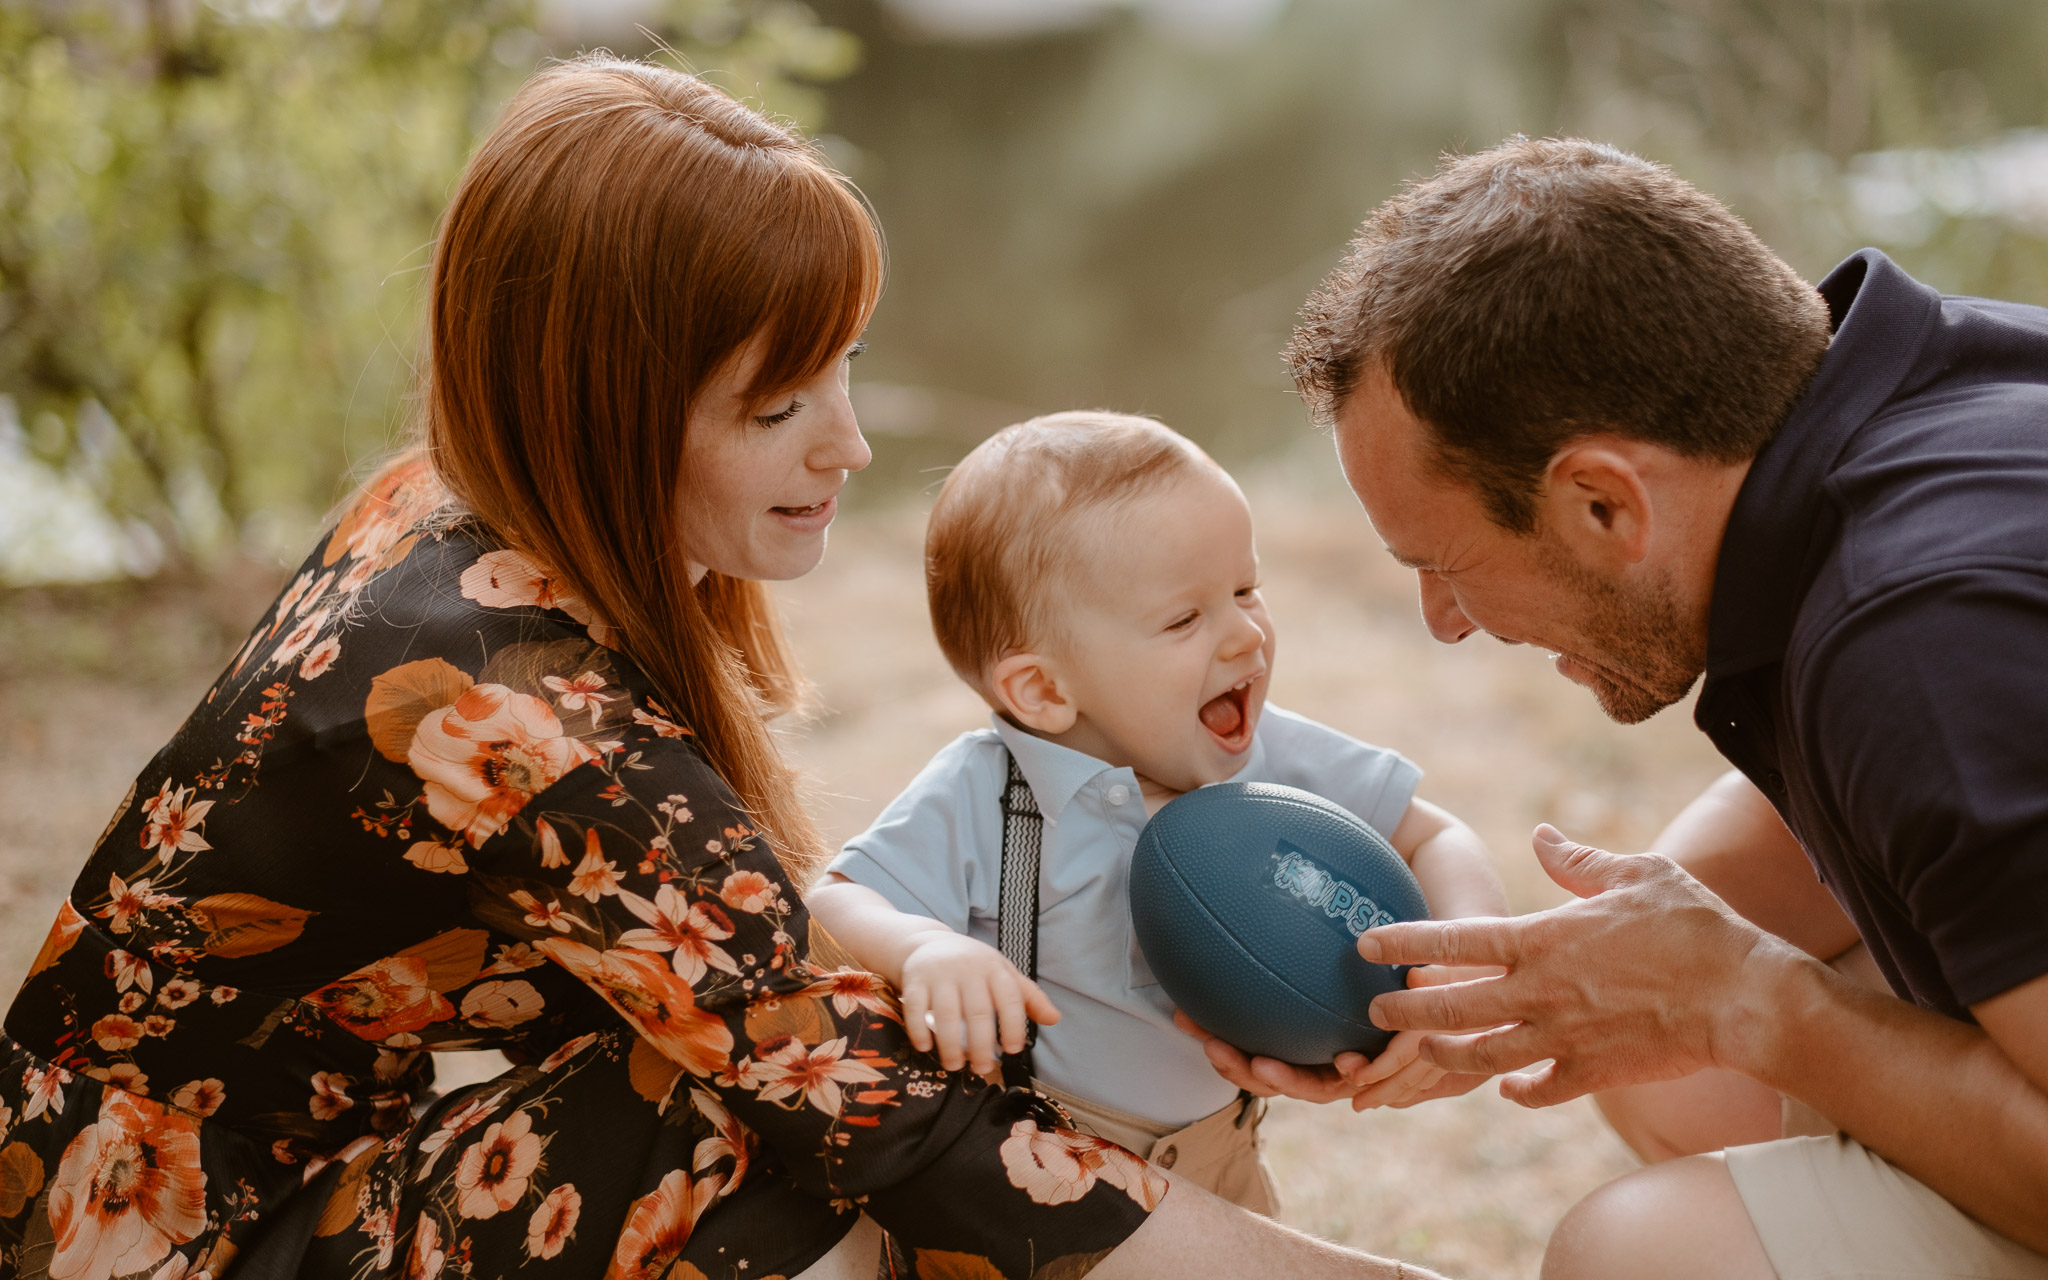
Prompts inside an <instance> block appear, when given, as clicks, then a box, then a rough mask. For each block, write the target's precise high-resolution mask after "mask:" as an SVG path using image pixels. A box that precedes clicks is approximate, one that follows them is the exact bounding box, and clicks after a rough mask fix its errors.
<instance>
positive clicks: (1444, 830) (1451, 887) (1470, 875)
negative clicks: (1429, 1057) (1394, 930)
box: [1339, 800, 1508, 1111]
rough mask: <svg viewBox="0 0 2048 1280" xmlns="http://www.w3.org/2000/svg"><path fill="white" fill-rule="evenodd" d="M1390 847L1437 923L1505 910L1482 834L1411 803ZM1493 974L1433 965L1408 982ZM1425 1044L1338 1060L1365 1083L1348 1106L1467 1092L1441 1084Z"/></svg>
mask: <svg viewBox="0 0 2048 1280" xmlns="http://www.w3.org/2000/svg"><path fill="white" fill-rule="evenodd" d="M1388 843H1390V844H1392V845H1393V846H1394V852H1396V853H1398V854H1400V855H1401V857H1402V858H1403V859H1405V860H1406V861H1407V863H1408V867H1409V869H1410V870H1411V871H1413V872H1414V873H1415V879H1416V882H1417V883H1419V884H1420V885H1421V886H1422V895H1423V897H1424V898H1426V899H1427V900H1428V902H1429V913H1430V915H1432V916H1434V917H1435V918H1437V919H1439V920H1453V919H1456V918H1458V917H1459V916H1504V915H1506V914H1507V913H1508V897H1507V891H1506V890H1504V889H1503V888H1501V883H1500V876H1499V875H1498V874H1497V873H1496V872H1495V871H1494V869H1493V859H1492V858H1491V857H1489V856H1488V855H1487V852H1486V845H1485V843H1484V842H1483V841H1481V840H1480V838H1479V833H1478V832H1476V831H1474V830H1473V829H1472V828H1471V827H1468V826H1466V825H1465V824H1464V823H1463V822H1461V821H1459V820H1458V819H1457V818H1456V817H1455V816H1453V815H1452V814H1450V813H1449V812H1447V811H1445V810H1443V809H1440V808H1438V807H1437V806H1436V805H1433V804H1431V803H1429V801H1427V800H1411V801H1409V802H1408V812H1407V813H1405V814H1403V815H1402V817H1401V824H1400V825H1399V826H1397V827H1395V828H1394V836H1393V839H1392V840H1390V841H1389V842H1388ZM1496 972H1497V971H1496V970H1493V969H1446V968H1442V967H1435V968H1430V969H1417V970H1414V971H1412V972H1411V974H1410V978H1409V981H1410V984H1411V985H1415V984H1419V983H1425V982H1426V983H1429V984H1431V985H1436V984H1440V983H1446V982H1461V981H1464V980H1466V979H1468V978H1482V977H1492V976H1494V974H1495V973H1496ZM1421 1044H1422V1036H1421V1034H1420V1033H1419V1032H1414V1031H1403V1032H1401V1033H1399V1034H1398V1035H1396V1036H1395V1037H1394V1038H1393V1040H1392V1041H1391V1042H1390V1043H1389V1044H1388V1045H1387V1047H1386V1048H1385V1049H1383V1050H1381V1051H1380V1055H1379V1057H1377V1058H1374V1059H1373V1060H1372V1061H1371V1062H1370V1063H1362V1064H1361V1063H1349V1064H1347V1063H1345V1062H1342V1061H1340V1062H1339V1069H1340V1070H1341V1069H1343V1067H1344V1066H1346V1065H1351V1066H1354V1067H1355V1068H1356V1069H1355V1070H1352V1071H1346V1072H1345V1074H1346V1075H1347V1076H1349V1077H1350V1080H1351V1082H1352V1083H1353V1084H1354V1085H1358V1086H1361V1088H1360V1090H1359V1092H1358V1093H1357V1094H1356V1095H1355V1096H1354V1097H1353V1098H1352V1100H1351V1105H1352V1106H1353V1107H1354V1108H1355V1109H1357V1110H1360V1111H1363V1110H1365V1109H1367V1108H1368V1107H1381V1106H1393V1107H1403V1106H1408V1105H1410V1104H1411V1103H1416V1102H1420V1101H1422V1100H1423V1099H1424V1098H1426V1097H1437V1096H1441V1095H1442V1094H1443V1093H1445V1092H1447V1091H1455V1092H1463V1091H1464V1089H1463V1088H1459V1087H1457V1085H1456V1084H1455V1083H1454V1084H1453V1085H1452V1086H1451V1087H1450V1088H1449V1089H1448V1090H1447V1089H1446V1088H1445V1087H1444V1084H1445V1075H1444V1071H1443V1069H1442V1068H1440V1067H1434V1066H1431V1065H1430V1064H1429V1063H1427V1062H1424V1061H1423V1060H1422V1059H1421V1058H1420V1057H1419V1056H1418V1054H1417V1050H1418V1049H1419V1048H1420V1047H1421ZM1345 1056H1346V1057H1347V1058H1349V1057H1350V1056H1351V1055H1345ZM1471 1079H1472V1083H1473V1084H1476V1083H1477V1078H1476V1077H1473V1078H1471ZM1465 1087H1466V1088H1469V1087H1471V1086H1470V1085H1466V1086H1465Z"/></svg>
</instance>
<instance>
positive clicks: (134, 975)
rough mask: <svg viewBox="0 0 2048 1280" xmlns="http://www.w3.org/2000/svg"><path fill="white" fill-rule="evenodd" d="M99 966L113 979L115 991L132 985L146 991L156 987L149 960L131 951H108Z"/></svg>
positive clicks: (153, 972) (123, 989) (154, 975)
mask: <svg viewBox="0 0 2048 1280" xmlns="http://www.w3.org/2000/svg"><path fill="white" fill-rule="evenodd" d="M100 967H101V968H102V969H104V970H105V971H106V975H107V976H108V977H109V978H112V979H113V980H114V990H116V991H126V990H127V989H128V988H130V987H134V988H136V989H137V990H139V991H142V992H145V993H146V992H149V991H153V990H155V989H156V973H155V971H154V970H152V969H151V968H150V967H149V961H147V960H144V959H143V958H142V957H141V956H138V955H136V954H135V953H134V952H132V951H109V952H107V958H106V959H104V960H102V961H100Z"/></svg>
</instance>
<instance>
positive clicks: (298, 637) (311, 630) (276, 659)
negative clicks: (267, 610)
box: [270, 609, 332, 667]
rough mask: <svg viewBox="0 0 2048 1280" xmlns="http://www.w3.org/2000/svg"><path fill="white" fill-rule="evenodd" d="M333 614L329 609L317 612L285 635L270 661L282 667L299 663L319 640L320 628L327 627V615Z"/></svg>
mask: <svg viewBox="0 0 2048 1280" xmlns="http://www.w3.org/2000/svg"><path fill="white" fill-rule="evenodd" d="M331 612H332V610H329V609H320V610H317V611H315V612H314V614H313V616H312V617H310V618H307V619H306V620H305V621H303V622H301V623H299V625H298V626H296V627H293V628H292V629H291V630H290V631H289V632H287V633H285V637H284V639H283V640H282V641H280V642H279V643H278V646H277V648H276V649H275V650H274V651H273V652H272V653H271V655H270V661H271V662H272V663H274V664H275V665H277V666H280V667H282V666H286V665H288V664H290V663H292V662H295V661H297V660H298V657H299V655H300V654H302V653H304V652H305V651H306V648H307V646H308V645H310V644H312V643H313V641H315V640H316V639H318V638H319V636H320V628H322V627H324V626H326V625H327V615H328V614H329V613H331Z"/></svg>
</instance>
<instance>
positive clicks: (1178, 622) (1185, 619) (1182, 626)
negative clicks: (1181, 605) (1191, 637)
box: [1166, 612, 1202, 631]
mask: <svg viewBox="0 0 2048 1280" xmlns="http://www.w3.org/2000/svg"><path fill="white" fill-rule="evenodd" d="M1201 616H1202V615H1201V614H1200V613H1199V612H1194V613H1184V614H1182V615H1181V616H1180V617H1178V618H1175V619H1174V620H1173V621H1172V622H1169V623H1167V624H1166V629H1167V630H1168V631H1186V630H1187V629H1188V628H1189V627H1192V626H1194V625H1195V619H1196V618H1199V617H1201Z"/></svg>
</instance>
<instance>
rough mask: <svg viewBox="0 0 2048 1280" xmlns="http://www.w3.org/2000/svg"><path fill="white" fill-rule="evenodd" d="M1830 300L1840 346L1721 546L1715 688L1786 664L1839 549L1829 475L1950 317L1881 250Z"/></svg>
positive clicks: (1776, 440) (1826, 289) (1761, 463)
mask: <svg viewBox="0 0 2048 1280" xmlns="http://www.w3.org/2000/svg"><path fill="white" fill-rule="evenodd" d="M1820 293H1821V296H1822V297H1823V298H1825V299H1826V300H1827V304H1828V311H1829V314H1830V318H1831V321H1832V323H1833V325H1834V340H1833V341H1832V342H1831V343H1830V344H1829V346H1828V350H1827V354H1826V355H1825V356H1824V357H1822V359H1821V365H1820V369H1819V371H1818V372H1817V373H1815V375H1814V378H1813V382H1812V384H1811V385H1810V386H1808V387H1807V389H1806V392H1805V394H1804V395H1803V396H1801V397H1800V399H1799V402H1798V404H1797V405H1795V406H1794V407H1793V410H1792V413H1791V416H1790V417H1788V418H1787V419H1786V420H1785V425H1784V426H1783V427H1781V428H1780V429H1779V431H1778V434H1777V435H1776V436H1774V437H1772V439H1771V441H1770V443H1768V444H1766V445H1765V446H1764V447H1763V449H1762V451H1761V452H1759V453H1758V454H1757V456H1756V460H1755V462H1753V463H1752V464H1751V465H1750V468H1749V474H1748V475H1747V476H1745V477H1744V478H1743V482H1742V488H1741V490H1740V491H1739V492H1738V493H1737V494H1736V497H1735V506H1734V508H1733V509H1732V510H1731V511H1730V512H1729V516H1728V527H1727V529H1726V531H1725V532H1724V533H1723V534H1722V537H1721V552H1720V556H1719V560H1718V562H1717V564H1716V567H1715V570H1714V592H1713V602H1712V604H1711V606H1710V609H1711V612H1709V614H1708V615H1707V676H1708V678H1709V679H1714V678H1716V677H1720V676H1726V675H1732V674H1734V673H1737V672H1740V671H1745V670H1749V669H1752V668H1755V667H1760V666H1766V665H1769V664H1770V663H1774V662H1778V661H1781V660H1782V659H1783V658H1784V655H1785V648H1786V646H1787V645H1788V644H1789V643H1790V642H1791V638H1792V624H1793V621H1794V619H1796V618H1797V616H1798V614H1799V606H1800V603H1801V602H1802V601H1803V600H1805V598H1806V593H1807V590H1808V589H1809V588H1810V587H1811V586H1812V585H1813V579H1814V576H1815V575H1816V574H1817V573H1818V572H1819V571H1820V563H1821V559H1822V558H1823V556H1824V555H1825V554H1826V552H1827V551H1828V549H1829V548H1830V547H1831V546H1832V545H1833V543H1834V535H1835V531H1836V519H1835V514H1834V511H1833V509H1832V507H1831V504H1830V502H1829V499H1828V495H1827V491H1826V479H1827V476H1828V475H1829V474H1830V473H1831V472H1832V471H1833V470H1834V468H1835V463H1836V461H1837V459H1839V458H1840V456H1841V453H1842V449H1843V447H1844V446H1845V445H1847V444H1848V442H1849V440H1850V438H1851V437H1852V436H1854V435H1855V433H1856V432H1857V431H1858V430H1859V429H1860V428H1861V427H1862V426H1863V424H1864V423H1866V422H1868V421H1869V420H1870V418H1871V417H1872V416H1873V415H1874V414H1876V413H1877V411H1878V410H1879V409H1880V408H1882V407H1883V406H1884V404H1885V402H1886V401H1887V400H1889V399H1890V398H1891V396H1892V394H1893V392H1895V391H1896V390H1898V387H1899V384H1900V383H1901V382H1903V381H1904V380H1905V378H1906V375H1907V374H1908V373H1909V372H1910V371H1911V370H1912V368H1913V366H1914V365H1915V364H1916V363H1917V362H1918V359H1919V356H1920V351H1921V348H1922V346H1923V345H1924V344H1925V343H1926V341H1927V338H1928V336H1929V334H1930V333H1931V332H1932V331H1933V328H1934V326H1935V324H1936V323H1937V322H1938V320H1939V319H1940V316H1941V295H1940V294H1938V293H1936V292H1935V291H1934V290H1933V289H1930V288H1928V287H1927V286H1926V285H1924V284H1921V283H1920V282H1919V281H1917V280H1915V279H1913V277H1911V276H1909V275H1907V274H1906V273H1905V272H1904V271H1903V270H1901V269H1900V268H1899V266H1898V264H1896V263H1894V262H1893V261H1892V260H1891V259H1890V258H1887V257H1886V256H1885V255H1884V254H1882V253H1880V252H1879V251H1877V250H1876V249H1864V250H1862V251H1860V252H1858V253H1855V254H1853V255H1851V256H1850V257H1848V258H1847V259H1845V260H1843V262H1842V263H1841V265H1839V266H1837V267H1836V268H1835V269H1834V270H1833V271H1830V272H1829V273H1828V275H1827V278H1826V279H1824V280H1822V281H1821V282H1820Z"/></svg>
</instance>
